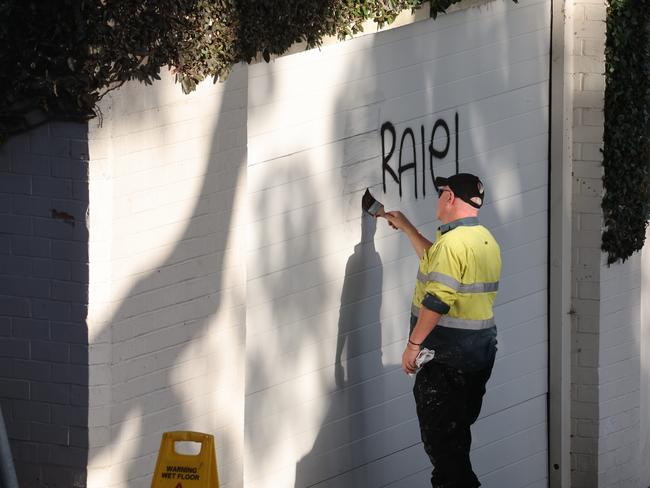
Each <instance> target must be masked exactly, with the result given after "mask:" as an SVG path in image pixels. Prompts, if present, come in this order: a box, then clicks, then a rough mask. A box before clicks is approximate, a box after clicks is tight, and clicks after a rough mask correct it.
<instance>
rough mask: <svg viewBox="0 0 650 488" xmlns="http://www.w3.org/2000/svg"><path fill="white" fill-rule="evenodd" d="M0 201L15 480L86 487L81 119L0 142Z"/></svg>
mask: <svg viewBox="0 0 650 488" xmlns="http://www.w3.org/2000/svg"><path fill="white" fill-rule="evenodd" d="M0 200H1V201H2V205H0V402H1V403H2V414H3V416H4V420H5V423H6V428H7V431H8V436H9V438H10V439H11V449H12V455H13V460H14V463H15V467H16V471H17V475H18V479H19V482H20V486H22V487H24V488H32V487H33V488H35V487H41V486H66V487H80V486H85V483H86V465H87V460H88V431H87V427H88V408H87V406H88V330H87V327H86V322H85V319H86V313H87V306H86V303H87V297H88V246H87V241H88V229H87V225H86V224H87V222H86V212H87V209H88V135H87V126H86V124H75V123H63V122H58V123H49V124H46V125H44V126H41V127H39V128H37V129H33V130H32V131H30V132H29V133H23V134H20V135H16V136H13V137H12V138H11V139H9V140H8V141H7V142H6V143H5V144H3V145H2V146H1V147H0ZM0 484H1V483H0Z"/></svg>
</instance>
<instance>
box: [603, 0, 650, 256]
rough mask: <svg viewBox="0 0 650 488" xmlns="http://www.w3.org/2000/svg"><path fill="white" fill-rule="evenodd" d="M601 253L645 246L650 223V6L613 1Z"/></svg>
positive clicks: (607, 60)
mask: <svg viewBox="0 0 650 488" xmlns="http://www.w3.org/2000/svg"><path fill="white" fill-rule="evenodd" d="M605 83H606V84H605V109H604V112H605V128H604V129H605V130H604V138H603V142H604V145H603V166H604V170H605V171H604V176H603V186H604V189H605V194H604V196H603V200H602V209H603V218H604V227H605V229H604V231H603V234H602V250H603V251H605V252H606V253H607V262H608V264H612V263H615V262H616V261H619V260H620V261H625V260H626V259H628V258H629V257H630V256H631V255H632V254H633V253H634V252H635V251H639V250H640V249H641V248H642V247H643V243H644V241H645V231H646V227H647V225H648V219H649V218H650V1H648V0H636V1H630V0H609V4H608V7H607V40H606V44H605Z"/></svg>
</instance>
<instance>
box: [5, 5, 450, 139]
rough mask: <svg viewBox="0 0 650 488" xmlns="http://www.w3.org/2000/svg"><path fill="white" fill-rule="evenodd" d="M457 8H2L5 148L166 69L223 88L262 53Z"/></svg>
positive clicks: (189, 83)
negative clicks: (10, 140) (414, 13)
mask: <svg viewBox="0 0 650 488" xmlns="http://www.w3.org/2000/svg"><path fill="white" fill-rule="evenodd" d="M458 1H459V0H327V1H326V0H47V1H41V0H3V1H1V2H0V45H1V46H2V49H0V64H1V65H2V66H3V69H2V70H0V89H1V91H2V97H0V144H1V143H2V141H3V140H4V139H6V138H7V137H8V136H10V135H11V134H14V133H18V132H22V131H25V130H28V129H30V128H32V127H34V126H37V125H39V124H42V123H45V122H47V121H48V120H52V119H59V120H87V119H89V118H91V117H94V116H95V115H96V112H97V103H98V101H99V100H100V99H101V98H102V97H103V96H104V95H105V94H106V93H108V92H109V91H110V90H112V89H114V88H116V87H119V86H120V85H121V84H123V83H124V82H125V81H127V80H131V79H137V80H140V81H141V82H144V83H152V82H153V80H155V79H158V78H159V73H160V69H161V68H162V67H164V66H168V67H170V68H171V69H172V71H173V72H174V73H175V75H176V80H177V81H178V82H179V83H180V84H181V86H182V89H183V91H185V92H190V91H192V90H194V88H195V87H196V85H197V84H198V83H199V82H200V81H202V80H203V79H205V78H206V77H213V78H214V79H215V81H216V80H218V79H224V78H225V77H226V76H227V75H228V72H229V71H230V69H231V68H232V66H233V65H235V64H236V63H239V62H251V60H253V59H254V58H256V56H257V55H258V54H261V55H262V57H263V58H264V59H265V60H266V61H269V60H270V58H271V56H272V55H280V54H282V53H284V52H286V51H287V50H288V49H289V47H290V46H291V45H293V44H294V43H296V42H305V43H306V45H307V47H308V48H310V47H314V46H318V45H319V44H320V43H321V42H322V39H323V38H324V37H325V36H337V37H338V38H340V39H344V38H346V37H349V36H352V35H354V34H356V33H358V32H359V31H361V30H362V29H363V26H362V24H363V22H364V21H366V20H368V19H372V20H374V21H375V22H376V23H377V24H378V25H379V26H382V25H384V24H390V23H391V22H393V20H394V19H395V18H396V17H397V15H398V14H399V13H400V12H402V11H403V10H406V9H417V8H419V7H420V6H421V5H422V4H424V3H429V4H430V7H431V15H432V16H433V17H435V16H436V15H437V14H438V13H441V12H444V11H445V10H446V9H447V8H448V7H449V6H450V5H452V4H454V3H457V2H458Z"/></svg>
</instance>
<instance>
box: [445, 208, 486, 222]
mask: <svg viewBox="0 0 650 488" xmlns="http://www.w3.org/2000/svg"><path fill="white" fill-rule="evenodd" d="M467 217H478V210H475V209H473V208H472V209H465V208H459V209H458V210H456V211H455V212H453V213H452V214H451V215H449V216H448V217H447V219H445V220H443V221H442V223H443V224H449V223H450V222H454V221H456V220H459V219H464V218H467Z"/></svg>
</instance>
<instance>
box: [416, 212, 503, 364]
mask: <svg viewBox="0 0 650 488" xmlns="http://www.w3.org/2000/svg"><path fill="white" fill-rule="evenodd" d="M500 274H501V250H500V248H499V245H498V243H497V242H496V240H495V239H494V237H493V236H492V234H491V233H490V231H489V230H487V229H486V228H485V227H483V226H482V225H480V224H479V222H478V218H476V217H468V218H464V219H459V220H456V221H454V222H450V223H448V224H445V225H442V226H440V228H439V229H438V233H437V238H436V241H435V242H434V243H433V245H432V246H431V247H430V248H429V249H428V250H427V251H426V252H425V253H424V255H423V256H422V259H421V260H420V266H419V269H418V277H417V282H416V285H415V292H414V293H413V302H412V308H411V312H412V320H411V326H412V327H413V326H414V325H415V322H416V320H417V316H418V315H419V312H420V308H421V307H426V308H428V309H430V310H433V311H435V312H438V313H440V314H442V317H441V318H440V321H439V322H438V324H437V326H436V327H434V329H433V330H432V331H431V333H430V334H429V336H428V337H427V339H426V340H425V341H424V344H423V345H424V346H425V347H429V348H432V349H434V350H435V351H436V357H437V358H438V360H439V361H441V362H449V363H451V364H454V365H457V366H459V367H461V366H462V365H468V364H469V366H468V367H470V368H472V367H480V366H481V364H482V363H484V362H485V360H487V359H486V357H487V356H490V354H492V353H493V352H494V351H496V327H495V323H494V313H493V310H492V306H493V304H494V300H495V298H496V294H497V290H498V288H499V277H500ZM492 349H494V350H492ZM486 355H487V356H486ZM483 356H486V357H483ZM473 363H476V364H473Z"/></svg>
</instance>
